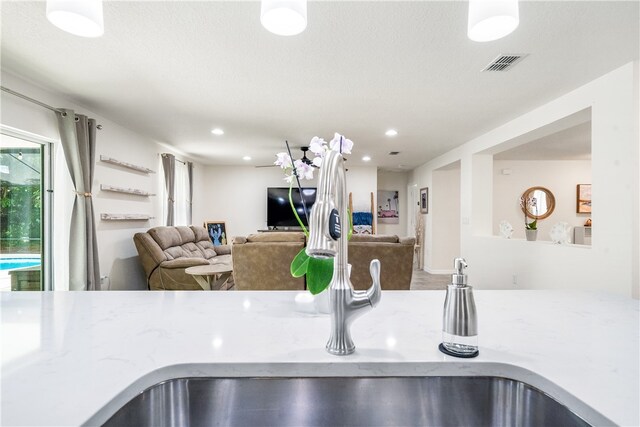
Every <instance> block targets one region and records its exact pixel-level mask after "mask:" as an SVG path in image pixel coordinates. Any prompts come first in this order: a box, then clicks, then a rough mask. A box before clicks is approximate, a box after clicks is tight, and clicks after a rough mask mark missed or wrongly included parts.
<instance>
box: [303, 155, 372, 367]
mask: <svg viewBox="0 0 640 427" xmlns="http://www.w3.org/2000/svg"><path fill="white" fill-rule="evenodd" d="M346 199H347V185H346V174H345V170H344V159H343V157H342V155H341V154H340V153H337V152H335V151H329V152H328V153H327V154H326V155H325V158H324V160H323V162H322V168H321V169H320V177H319V179H318V194H317V196H316V203H315V204H314V205H313V208H311V214H310V216H309V242H308V244H307V249H306V252H307V254H308V255H309V256H311V257H316V258H327V257H335V262H334V264H333V277H332V278H331V283H330V284H329V293H330V301H331V302H330V304H331V305H330V307H331V335H330V337H329V341H328V342H327V351H328V352H329V353H331V354H336V355H341V356H342V355H347V354H351V353H353V352H354V351H355V344H354V343H353V340H352V339H351V331H350V326H351V322H352V321H353V320H354V319H355V318H356V317H358V316H360V315H361V314H364V313H365V311H368V309H371V308H373V307H375V306H376V305H377V304H378V302H379V301H380V297H381V295H382V292H381V286H380V261H378V260H373V261H371V265H370V267H369V272H370V274H371V278H372V280H373V284H372V285H371V287H370V288H369V289H368V290H366V291H354V290H353V286H352V285H351V281H350V280H349V273H348V253H347V251H348V245H347V234H348V233H347V231H346V230H344V229H343V227H342V224H348V223H349V222H348V217H347V215H348V211H347V205H346Z"/></svg>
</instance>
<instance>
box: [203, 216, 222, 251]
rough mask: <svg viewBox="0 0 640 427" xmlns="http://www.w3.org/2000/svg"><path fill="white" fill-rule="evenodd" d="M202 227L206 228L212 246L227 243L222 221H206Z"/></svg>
mask: <svg viewBox="0 0 640 427" xmlns="http://www.w3.org/2000/svg"><path fill="white" fill-rule="evenodd" d="M204 228H206V229H207V233H209V238H210V239H211V243H213V246H220V245H226V244H227V226H226V225H225V223H224V221H207V222H205V223H204Z"/></svg>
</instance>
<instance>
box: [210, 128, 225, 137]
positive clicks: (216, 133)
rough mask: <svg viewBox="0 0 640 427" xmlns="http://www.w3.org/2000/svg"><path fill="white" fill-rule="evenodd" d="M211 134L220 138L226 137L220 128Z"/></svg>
mask: <svg viewBox="0 0 640 427" xmlns="http://www.w3.org/2000/svg"><path fill="white" fill-rule="evenodd" d="M211 133H212V134H214V135H218V136H220V135H224V131H223V130H222V129H220V128H215V129H214V130H212V131H211Z"/></svg>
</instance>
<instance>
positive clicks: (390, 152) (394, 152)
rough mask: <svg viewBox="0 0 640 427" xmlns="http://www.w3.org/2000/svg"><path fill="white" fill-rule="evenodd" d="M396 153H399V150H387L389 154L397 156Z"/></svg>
mask: <svg viewBox="0 0 640 427" xmlns="http://www.w3.org/2000/svg"><path fill="white" fill-rule="evenodd" d="M398 154H400V152H399V151H389V155H390V156H397V155H398Z"/></svg>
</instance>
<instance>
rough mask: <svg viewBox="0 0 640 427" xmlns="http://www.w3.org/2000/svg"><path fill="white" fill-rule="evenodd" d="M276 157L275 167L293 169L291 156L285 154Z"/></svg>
mask: <svg viewBox="0 0 640 427" xmlns="http://www.w3.org/2000/svg"><path fill="white" fill-rule="evenodd" d="M276 157H277V159H276V161H275V162H273V164H274V165H276V166H280V167H281V168H282V169H287V168H290V167H293V165H292V164H291V156H289V154H287V153H284V152H283V153H278V154H276Z"/></svg>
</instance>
